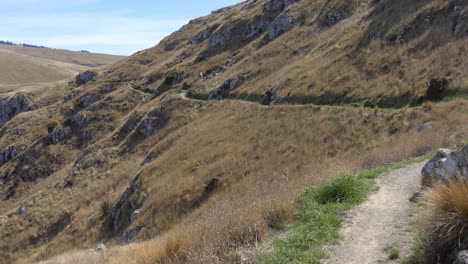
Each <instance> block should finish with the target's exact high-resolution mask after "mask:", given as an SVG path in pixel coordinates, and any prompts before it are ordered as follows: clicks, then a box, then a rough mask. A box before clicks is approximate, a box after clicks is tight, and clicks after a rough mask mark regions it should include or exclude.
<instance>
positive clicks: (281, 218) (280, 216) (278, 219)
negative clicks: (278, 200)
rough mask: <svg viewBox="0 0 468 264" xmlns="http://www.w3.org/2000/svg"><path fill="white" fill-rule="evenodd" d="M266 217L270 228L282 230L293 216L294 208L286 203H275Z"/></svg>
mask: <svg viewBox="0 0 468 264" xmlns="http://www.w3.org/2000/svg"><path fill="white" fill-rule="evenodd" d="M264 218H265V221H266V223H267V225H268V227H269V228H271V229H275V230H282V229H284V228H285V227H286V224H287V223H288V222H289V221H290V220H291V219H292V218H293V210H292V208H288V207H287V206H286V205H274V206H272V207H271V208H269V209H268V210H267V211H266V213H265V216H264Z"/></svg>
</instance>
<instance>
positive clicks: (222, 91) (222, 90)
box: [208, 79, 238, 100]
mask: <svg viewBox="0 0 468 264" xmlns="http://www.w3.org/2000/svg"><path fill="white" fill-rule="evenodd" d="M237 87H238V82H237V80H235V79H229V80H226V81H224V83H223V84H222V85H221V86H220V87H219V88H218V89H216V90H214V91H212V92H210V93H209V94H208V99H209V100H213V99H218V100H221V99H223V98H226V97H227V96H228V95H229V93H230V92H231V91H232V90H234V89H236V88H237Z"/></svg>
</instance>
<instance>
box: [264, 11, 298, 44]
mask: <svg viewBox="0 0 468 264" xmlns="http://www.w3.org/2000/svg"><path fill="white" fill-rule="evenodd" d="M294 24H295V22H294V19H293V18H292V17H291V16H290V15H289V14H287V13H283V14H281V15H280V16H278V17H277V18H276V19H275V20H274V21H273V22H272V23H271V25H270V26H269V27H268V31H267V35H266V38H267V40H269V41H272V40H274V39H276V38H277V37H279V36H280V35H281V34H283V33H285V32H287V31H289V30H291V29H292V28H293V27H294Z"/></svg>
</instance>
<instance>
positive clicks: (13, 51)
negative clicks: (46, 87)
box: [0, 45, 123, 87]
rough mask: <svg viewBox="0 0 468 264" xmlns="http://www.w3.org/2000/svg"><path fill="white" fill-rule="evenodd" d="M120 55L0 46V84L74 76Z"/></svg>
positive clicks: (56, 79)
mask: <svg viewBox="0 0 468 264" xmlns="http://www.w3.org/2000/svg"><path fill="white" fill-rule="evenodd" d="M122 58H123V57H119V56H111V55H103V54H93V53H83V52H72V51H65V50H54V49H47V48H27V47H20V46H6V45H0V60H1V62H2V63H1V66H0V87H2V86H3V87H5V86H11V85H19V84H22V85H24V84H32V83H47V82H52V81H58V80H63V79H67V78H70V77H73V76H75V75H76V74H78V73H79V72H82V71H85V70H86V69H88V68H90V67H97V66H103V65H107V64H111V63H114V62H116V61H118V60H120V59H122Z"/></svg>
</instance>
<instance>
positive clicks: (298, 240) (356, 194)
mask: <svg viewBox="0 0 468 264" xmlns="http://www.w3.org/2000/svg"><path fill="white" fill-rule="evenodd" d="M427 157H428V155H425V156H423V157H420V158H417V159H410V160H404V161H401V162H397V163H395V164H392V165H389V166H383V167H379V168H376V169H372V170H364V171H361V172H359V173H357V174H355V175H348V176H342V177H337V178H335V179H333V180H331V181H328V182H326V183H323V184H321V185H319V186H317V187H311V188H308V189H306V190H305V191H304V192H302V194H301V195H300V196H299V198H298V208H297V209H296V213H295V217H294V221H293V222H292V223H291V224H290V225H289V229H288V231H287V232H286V238H278V239H275V240H274V241H273V242H272V244H273V252H269V253H267V254H266V256H263V257H262V258H261V263H265V264H266V263H278V264H280V263H320V260H321V259H323V258H326V257H327V254H326V252H325V251H323V246H324V245H326V244H334V243H337V242H338V241H339V238H340V234H339V229H340V227H341V223H342V215H343V212H344V211H346V210H349V209H350V208H351V207H353V206H354V205H357V204H359V203H362V202H363V201H364V200H365V199H366V197H367V195H368V194H369V193H370V192H371V190H372V186H373V184H374V180H375V178H377V177H378V176H380V175H382V174H384V173H386V172H389V171H391V170H395V169H397V168H400V167H404V166H406V165H408V164H410V163H412V162H417V161H422V160H424V159H426V158H427ZM388 254H389V258H390V259H397V258H399V252H398V251H397V250H396V249H394V248H389V249H388Z"/></svg>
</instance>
